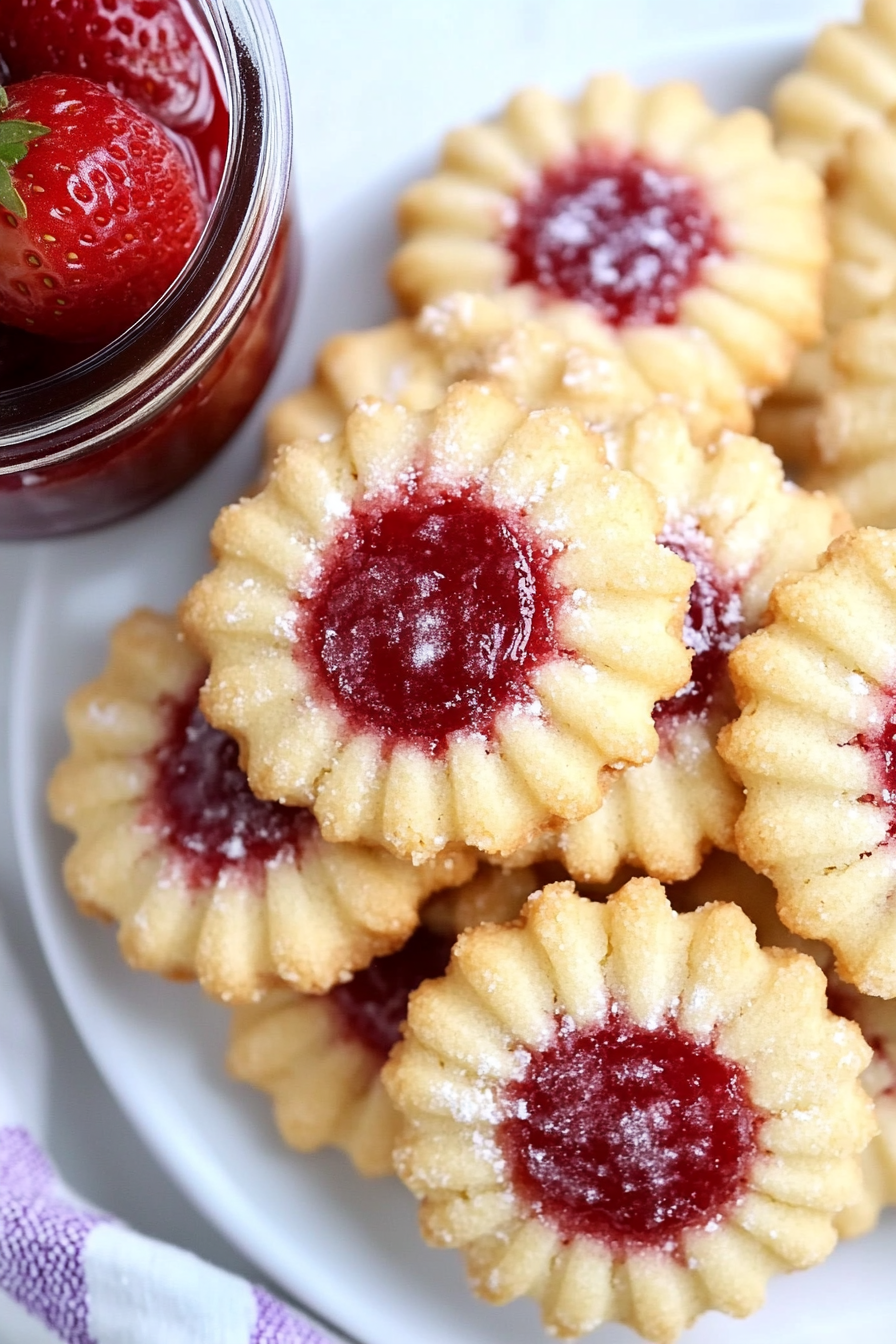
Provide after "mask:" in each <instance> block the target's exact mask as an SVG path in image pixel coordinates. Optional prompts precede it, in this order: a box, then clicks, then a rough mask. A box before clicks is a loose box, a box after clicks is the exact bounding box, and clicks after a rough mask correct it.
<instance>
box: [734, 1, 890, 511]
mask: <svg viewBox="0 0 896 1344" xmlns="http://www.w3.org/2000/svg"><path fill="white" fill-rule="evenodd" d="M894 13H896V7H894ZM828 189H829V201H828V221H829V228H830V237H831V266H830V269H829V271H828V275H827V280H826V282H825V292H824V320H825V329H826V336H825V339H824V341H823V342H822V343H821V345H819V346H817V347H816V348H815V349H813V350H806V351H804V352H803V353H802V354H801V355H800V356H799V358H798V359H797V361H796V364H795V365H794V369H793V373H792V374H791V377H790V379H789V381H788V383H787V385H786V386H785V387H782V388H779V389H778V390H777V391H776V392H775V393H774V395H773V396H771V397H770V398H769V399H768V401H766V402H765V403H764V405H763V406H762V407H761V408H760V410H759V411H758V413H757V419H756V428H757V433H758V434H759V436H760V437H762V438H765V439H767V441H768V442H769V443H771V444H772V445H773V446H774V447H775V449H776V450H777V451H778V452H779V453H780V454H781V456H782V457H783V458H784V460H785V461H786V462H792V463H794V464H800V465H803V464H809V465H812V464H813V463H814V464H816V465H817V464H818V463H819V462H820V463H822V464H824V463H827V464H829V466H830V467H831V468H832V469H833V470H835V471H836V470H837V469H838V468H837V462H838V459H839V458H840V456H841V454H842V453H843V452H844V449H846V451H847V452H848V447H846V445H843V446H841V443H840V435H841V433H842V430H841V426H840V419H841V417H840V416H839V415H838V413H837V412H836V411H835V410H834V409H833V407H832V405H831V404H830V402H829V396H833V397H834V398H835V400H836V399H839V398H840V396H841V395H842V387H843V386H844V385H846V386H847V387H848V386H849V385H850V382H851V381H852V379H854V377H855V375H854V374H853V373H852V369H851V354H850V347H851V346H853V345H854V344H855V338H854V337H852V336H850V337H845V338H844V343H843V344H841V343H840V342H839V340H838V336H839V333H840V332H841V331H842V330H843V328H844V327H845V326H846V324H847V323H850V322H853V321H855V320H856V319H860V318H866V317H869V316H871V315H872V314H874V313H876V312H877V310H878V309H879V308H880V307H881V305H882V304H883V303H885V301H886V300H887V299H888V298H889V296H890V295H891V294H892V292H893V289H894V286H896V128H894V121H893V117H892V116H891V117H888V118H887V120H886V122H885V123H883V124H881V125H880V126H874V127H863V128H862V129H860V130H858V131H854V132H852V133H851V134H850V135H849V136H848V137H847V139H846V141H845V143H844V145H843V147H842V149H841V151H840V152H839V154H838V155H837V158H836V159H835V160H834V162H833V163H832V164H831V167H830V169H829V171H828ZM876 372H877V376H878V378H879V377H880V365H879V364H878V365H877V367H876ZM858 376H859V379H861V376H862V374H861V369H860V370H859V371H858ZM863 428H865V429H866V437H867V430H868V429H870V428H871V425H870V424H869V423H868V422H867V420H866V421H865V424H864V425H863ZM866 451H867V449H866ZM872 451H873V453H874V455H875V456H876V455H877V454H878V453H879V452H880V451H881V449H880V448H879V447H877V446H875V447H873V448H872ZM845 470H846V471H847V473H848V468H846V469H845ZM890 493H891V494H892V492H890ZM875 500H876V491H875V487H874V486H873V485H872V486H871V488H870V490H869V492H868V504H867V506H866V509H867V508H868V507H870V508H871V509H873V508H874V507H875ZM857 516H858V517H859V521H860V522H862V523H876V522H877V521H879V519H878V517H875V516H873V514H871V513H868V512H866V513H865V514H864V515H863V516H862V515H857Z"/></svg>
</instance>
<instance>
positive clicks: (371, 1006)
mask: <svg viewBox="0 0 896 1344" xmlns="http://www.w3.org/2000/svg"><path fill="white" fill-rule="evenodd" d="M450 956H451V939H450V938H445V937H444V936H443V935H442V934H438V933H432V932H431V931H430V930H429V929H427V928H423V927H421V928H419V929H417V930H416V932H415V933H414V934H413V936H412V937H411V938H410V939H409V940H408V942H406V943H405V945H404V947H403V948H401V949H400V950H399V951H398V952H393V953H392V955H391V956H388V957H377V958H376V960H375V961H372V962H371V963H370V965H369V966H368V967H367V969H366V970H363V971H358V972H357V973H356V974H355V975H353V976H352V978H351V980H348V981H347V982H346V983H345V984H344V985H337V986H336V988H335V989H331V990H330V993H329V996H328V997H329V1000H330V1003H331V1004H332V1005H333V1007H334V1008H335V1009H336V1011H337V1013H338V1014H339V1020H340V1025H341V1027H342V1029H343V1031H344V1033H345V1035H346V1036H349V1037H351V1038H352V1039H354V1040H356V1041H360V1043H361V1044H362V1045H365V1046H367V1048H368V1050H372V1051H373V1052H374V1054H376V1055H377V1056H379V1057H380V1058H382V1059H385V1058H386V1056H387V1055H388V1053H389V1051H390V1050H391V1049H392V1046H393V1045H394V1044H395V1042H396V1041H397V1040H398V1039H399V1037H400V1036H401V1024H402V1022H403V1021H404V1020H405V1018H406V1017H407V1015H408V999H409V998H410V996H411V994H412V993H413V991H414V990H415V989H416V988H417V986H418V985H421V984H422V983H423V981H424V980H433V979H435V978H436V977H437V976H440V975H444V974H445V971H446V970H447V968H448V961H449V958H450Z"/></svg>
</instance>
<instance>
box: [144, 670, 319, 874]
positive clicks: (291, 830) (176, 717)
mask: <svg viewBox="0 0 896 1344" xmlns="http://www.w3.org/2000/svg"><path fill="white" fill-rule="evenodd" d="M152 760H153V763H154V765H155V768H156V777H155V783H154V787H153V789H152V793H151V795H150V799H149V803H148V807H147V815H146V817H145V820H146V822H147V824H149V825H151V826H152V827H153V828H154V829H155V830H157V831H158V832H159V833H160V834H161V837H162V839H163V840H164V841H165V842H166V843H167V844H168V845H169V846H170V848H171V849H172V850H173V851H174V853H175V855H176V856H177V866H178V872H179V875H180V876H181V877H183V879H184V880H185V881H186V883H187V885H188V886H190V887H193V888H200V887H207V886H213V885H214V883H215V882H216V881H217V880H218V878H219V877H220V876H221V875H222V873H223V872H224V870H225V869H227V870H229V871H230V872H232V873H233V874H234V875H237V874H239V875H240V876H242V877H245V878H248V879H250V880H252V881H255V882H257V881H259V880H260V878H261V876H262V872H263V869H264V867H265V865H266V864H270V863H274V862H276V861H283V860H286V859H288V858H292V857H295V856H297V855H298V854H299V853H300V852H301V849H302V847H303V845H304V844H305V843H306V841H307V840H308V839H309V838H310V837H311V835H312V834H313V833H315V831H316V822H315V821H314V818H313V816H312V814H311V813H310V812H309V811H308V810H307V809H306V808H300V807H283V806H282V805H281V804H280V803H267V802H262V801H261V799H259V798H256V797H255V795H254V794H253V793H252V792H251V791H250V789H249V785H248V782H247V780H246V776H245V775H244V774H243V772H242V770H241V769H240V766H239V750H238V748H237V744H236V742H234V740H233V738H232V737H228V736H227V734H226V733H222V732H219V731H218V729H217V728H212V726H211V725H210V724H209V723H208V722H207V720H206V719H205V718H204V717H203V715H202V713H201V712H200V710H199V708H198V706H197V704H196V696H195V695H194V696H192V697H191V698H190V699H189V700H186V701H184V702H183V703H175V704H172V705H171V706H170V721H169V729H168V734H167V737H166V738H165V740H164V741H163V742H162V743H161V745H160V746H158V747H157V748H156V750H155V751H154V752H153V754H152Z"/></svg>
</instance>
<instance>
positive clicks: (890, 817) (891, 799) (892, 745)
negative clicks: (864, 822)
mask: <svg viewBox="0 0 896 1344" xmlns="http://www.w3.org/2000/svg"><path fill="white" fill-rule="evenodd" d="M848 745H849V746H851V747H861V748H862V750H863V751H864V752H865V753H866V754H867V755H868V756H869V757H870V759H871V763H872V769H873V773H874V782H875V791H874V793H869V794H865V795H864V796H863V797H862V798H860V800H859V801H860V802H863V803H874V805H875V807H879V808H882V809H883V810H884V813H885V815H886V818H887V836H886V838H887V840H888V841H889V840H893V839H894V838H896V688H893V687H888V688H887V689H886V690H885V691H884V692H883V697H882V713H881V718H880V722H879V723H875V724H873V725H872V726H870V727H868V728H867V729H866V730H865V732H863V733H857V734H856V736H855V737H854V738H852V739H851V741H850V742H849V744H848Z"/></svg>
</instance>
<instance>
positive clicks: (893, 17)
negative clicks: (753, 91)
mask: <svg viewBox="0 0 896 1344" xmlns="http://www.w3.org/2000/svg"><path fill="white" fill-rule="evenodd" d="M894 105H896V3H894V0H865V5H864V6H863V9H862V14H861V17H860V19H859V21H858V22H857V23H832V24H827V25H825V27H824V28H822V30H821V32H820V33H819V34H818V36H817V37H816V39H815V41H814V42H813V43H812V45H811V46H810V48H809V51H808V53H807V55H806V59H805V61H804V62H803V65H802V68H801V69H799V70H794V71H792V72H791V73H789V74H787V75H785V76H784V78H783V79H782V80H781V81H780V82H779V83H778V85H777V86H776V88H775V90H774V93H773V95H772V108H773V115H774V122H775V131H776V135H777V141H778V148H779V149H780V151H781V153H782V154H786V155H793V156H795V157H797V158H799V159H802V160H803V161H804V162H806V163H808V164H811V166H812V167H813V168H815V169H817V170H818V172H824V170H825V168H826V167H827V166H828V164H829V163H830V161H831V158H832V157H833V156H834V155H836V153H837V152H838V151H839V149H840V148H841V147H842V145H843V142H844V140H845V138H846V137H847V135H848V134H849V132H850V131H853V130H855V129H856V128H857V127H860V126H876V125H878V124H879V123H880V122H881V121H882V120H883V117H884V116H885V114H886V113H887V111H888V110H889V109H890V108H891V107H893V106H894Z"/></svg>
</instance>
